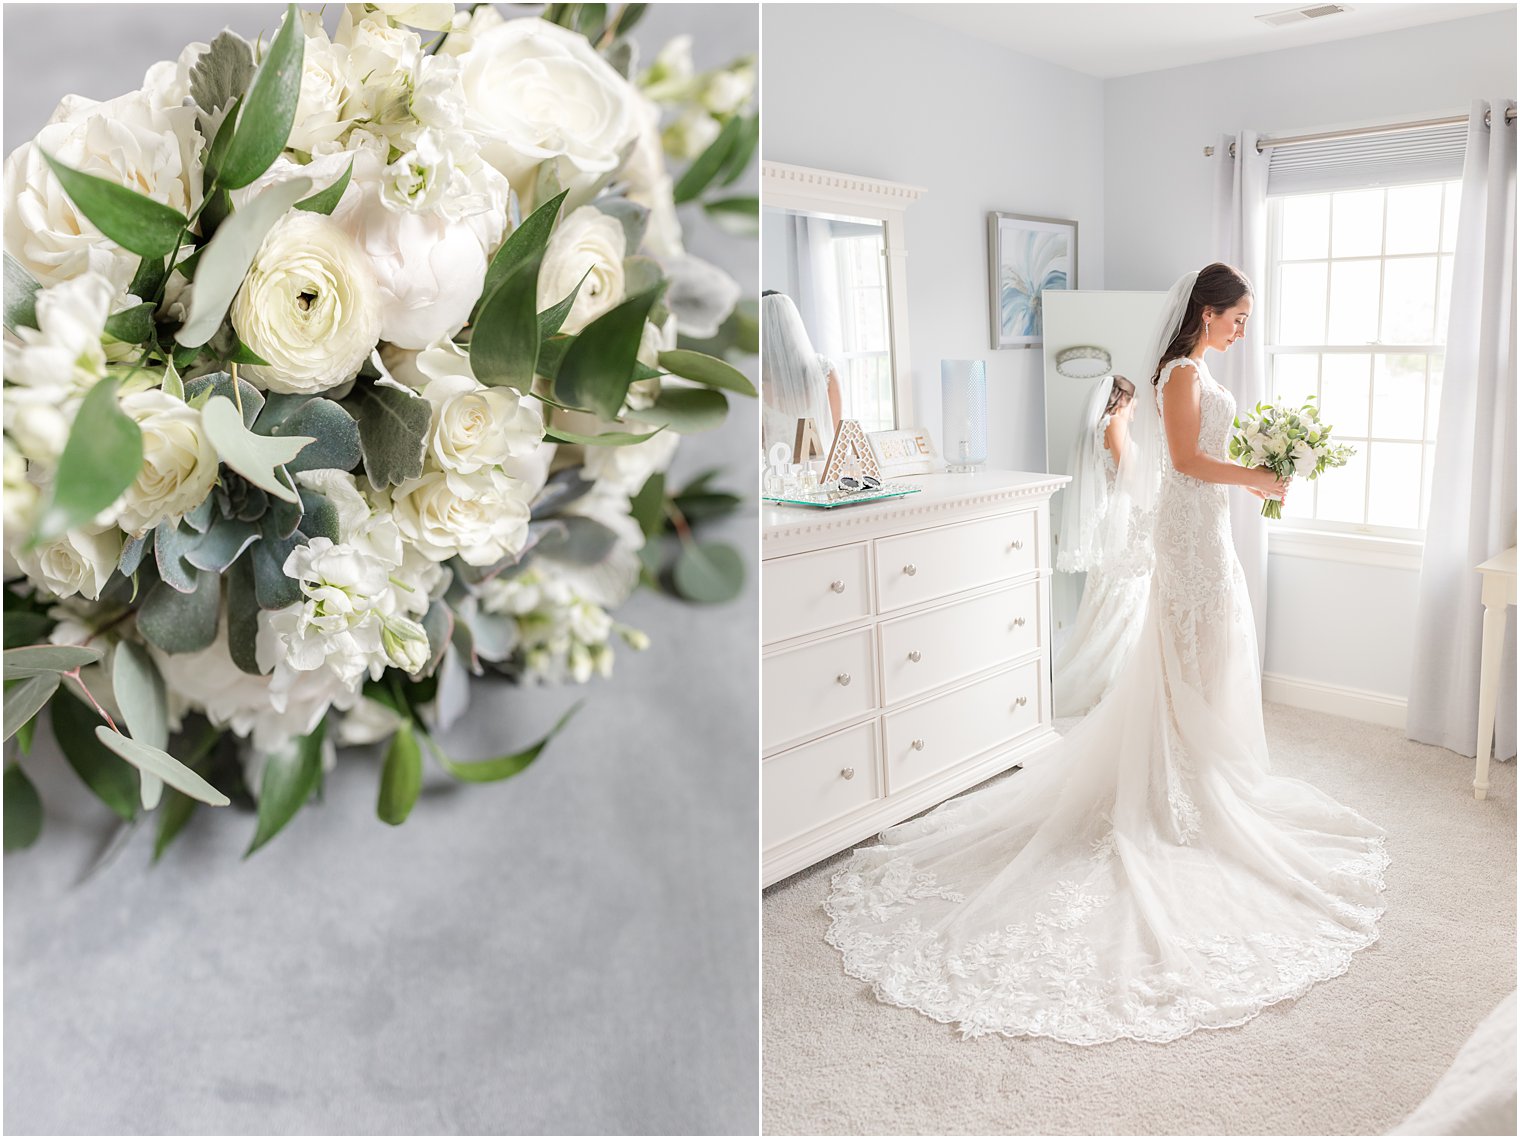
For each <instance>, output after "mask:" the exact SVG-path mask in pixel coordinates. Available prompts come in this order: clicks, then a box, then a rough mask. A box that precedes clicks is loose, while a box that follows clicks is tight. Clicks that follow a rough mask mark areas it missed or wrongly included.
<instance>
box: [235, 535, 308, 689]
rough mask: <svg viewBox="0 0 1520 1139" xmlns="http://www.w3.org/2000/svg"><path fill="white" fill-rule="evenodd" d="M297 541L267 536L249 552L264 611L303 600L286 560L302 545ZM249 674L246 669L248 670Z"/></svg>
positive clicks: (255, 587)
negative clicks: (289, 572) (286, 573)
mask: <svg viewBox="0 0 1520 1139" xmlns="http://www.w3.org/2000/svg"><path fill="white" fill-rule="evenodd" d="M300 544H301V543H299V542H298V541H296V539H294V538H285V539H280V538H276V537H274V536H272V535H270V534H269V533H267V532H266V533H265V535H264V537H263V540H261V541H259V542H255V543H254V545H253V548H252V549H251V550H250V551H249V552H248V556H249V558H250V559H251V560H252V562H253V586H254V596H255V598H257V600H258V607H259V608H260V609H284V608H285V606H287V605H294V604H295V603H296V602H297V601H300V600H301V596H302V595H301V587H300V585H299V584H298V583H297V582H294V581H291V580H290V578H288V577H286V576H285V559H286V558H288V557H290V552H291V551H292V550H294V549H295V548H296V546H298V545H300ZM245 671H246V670H245Z"/></svg>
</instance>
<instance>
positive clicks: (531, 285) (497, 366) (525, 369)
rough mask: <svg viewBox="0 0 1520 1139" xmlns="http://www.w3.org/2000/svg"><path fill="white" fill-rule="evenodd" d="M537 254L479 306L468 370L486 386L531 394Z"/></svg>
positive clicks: (535, 357) (535, 360) (535, 340)
mask: <svg viewBox="0 0 1520 1139" xmlns="http://www.w3.org/2000/svg"><path fill="white" fill-rule="evenodd" d="M542 262H543V256H542V254H539V255H537V256H532V257H528V258H526V259H524V260H522V261H520V262H519V263H518V264H517V267H516V268H514V269H513V270H512V272H511V273H510V274H508V276H507V279H506V280H504V281H503V282H502V283H501V284H500V285H499V286H498V287H497V289H496V291H495V292H494V293H492V294H491V295H490V296H489V297H488V298H487V299H486V302H485V304H483V305H481V307H480V317H479V319H478V321H477V323H476V325H475V331H474V332H473V333H471V334H470V370H471V371H473V372H474V373H475V378H476V379H477V380H479V381H480V382H481V383H483V384H486V385H487V386H489V387H500V386H505V387H509V388H514V389H515V390H517V391H519V392H522V393H524V394H527V393H529V392H531V391H532V390H533V375H534V371H535V369H536V368H537V366H538V345H539V343H540V341H541V340H542V339H543V337H542V336H541V335H540V333H539V324H538V268H539V265H540V264H542Z"/></svg>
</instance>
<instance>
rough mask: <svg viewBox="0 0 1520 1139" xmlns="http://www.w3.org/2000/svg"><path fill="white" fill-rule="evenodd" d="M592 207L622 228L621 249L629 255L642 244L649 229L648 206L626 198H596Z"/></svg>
mask: <svg viewBox="0 0 1520 1139" xmlns="http://www.w3.org/2000/svg"><path fill="white" fill-rule="evenodd" d="M592 205H594V206H595V207H596V208H597V209H599V210H601V211H602V213H604V214H606V215H607V216H608V217H613V218H616V219H617V220H618V224H619V225H621V226H622V227H623V247H624V248H625V249H626V250H627V251H628V252H629V253H632V252H633V251H634V250H636V249H637V248H638V247H639V246H641V245H643V244H644V233H645V231H646V230H648V228H649V207H648V206H643V205H640V204H639V203H638V202H633V201H629V200H628V199H627V198H598V199H597V200H596V201H595V202H593V203H592Z"/></svg>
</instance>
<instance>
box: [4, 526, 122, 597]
mask: <svg viewBox="0 0 1520 1139" xmlns="http://www.w3.org/2000/svg"><path fill="white" fill-rule="evenodd" d="M15 558H16V564H17V565H19V566H20V567H21V572H22V573H24V574H26V576H27V578H28V579H29V580H30V581H32V582H33V583H35V584H36V585H39V586H41V587H42V588H44V589H46V590H47V591H48V592H49V593H51V594H53V595H54V596H55V597H72V596H73V595H74V594H76V593H78V594H80V595H82V596H84V597H87V598H89V599H90V600H91V601H95V600H96V599H98V598H99V597H100V591H101V590H102V589H104V588H105V587H106V582H107V581H108V580H110V577H111V571H112V570H114V569H115V568H116V563H117V562H118V561H119V560H120V559H121V531H120V530H118V529H117V528H116V527H115V526H88V527H81V528H79V529H77V530H70V531H68V532H67V533H66V534H64V535H63V536H62V537H60V538H55V539H53V541H51V542H47V543H44V544H42V545H38V546H35V547H33V548H32V549H30V550H27V549H23V548H22V547H20V546H17V547H16V549H15Z"/></svg>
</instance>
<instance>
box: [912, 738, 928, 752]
mask: <svg viewBox="0 0 1520 1139" xmlns="http://www.w3.org/2000/svg"><path fill="white" fill-rule="evenodd" d="M925 746H926V745H925V744H924V741H923V740H914V741H913V750H914V751H923V750H924V747H925Z"/></svg>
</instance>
